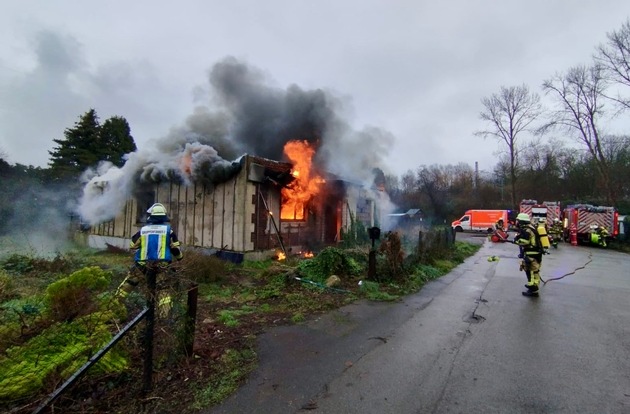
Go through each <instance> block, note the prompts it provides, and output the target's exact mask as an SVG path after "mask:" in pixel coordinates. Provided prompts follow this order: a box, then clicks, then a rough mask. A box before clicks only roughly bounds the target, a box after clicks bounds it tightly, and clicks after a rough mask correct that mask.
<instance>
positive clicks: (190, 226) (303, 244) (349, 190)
mask: <svg viewBox="0 0 630 414" xmlns="http://www.w3.org/2000/svg"><path fill="white" fill-rule="evenodd" d="M285 152H286V153H287V156H288V158H289V159H290V160H291V162H280V161H275V160H270V159H267V158H262V157H257V156H254V155H244V156H243V157H241V159H240V160H239V161H238V163H234V165H232V167H231V168H232V172H231V174H230V175H229V176H228V177H227V178H226V179H225V180H223V181H222V182H209V181H207V180H206V181H204V179H203V178H199V179H198V180H196V181H190V182H187V181H182V180H181V179H169V180H164V181H162V182H158V183H151V184H150V185H145V186H142V191H137V190H136V191H135V194H134V196H133V197H131V198H129V199H128V200H126V201H125V203H124V208H123V209H122V212H121V213H120V214H118V215H117V216H116V217H115V218H113V219H110V220H106V221H104V222H101V223H98V224H95V225H93V226H92V227H91V229H90V231H89V236H88V242H89V244H90V245H91V246H93V247H104V246H105V245H106V244H110V245H115V246H119V247H123V248H126V247H127V246H128V241H129V239H130V238H131V236H132V235H133V234H134V233H135V232H136V231H137V230H138V228H139V227H140V226H142V225H143V223H144V221H145V220H146V210H147V208H148V207H149V206H150V205H152V204H153V203H154V202H159V203H162V204H164V205H165V206H166V208H167V211H168V214H169V217H170V219H171V225H172V227H173V229H174V231H175V232H176V233H177V235H178V237H179V239H180V240H181V241H182V243H183V244H184V245H186V246H190V247H199V248H206V249H211V250H215V251H227V252H236V253H241V254H244V255H245V256H248V257H251V258H264V257H268V256H269V255H270V253H271V254H273V252H276V251H279V250H282V251H285V252H296V253H297V252H304V251H310V250H313V249H315V248H318V247H321V246H324V245H332V244H335V243H338V242H340V241H341V235H342V230H348V229H349V228H350V226H351V224H352V222H353V220H358V221H360V222H362V223H363V224H364V225H365V227H372V226H375V225H377V224H378V223H379V216H380V208H379V200H378V198H379V197H381V196H383V194H382V192H381V191H380V190H375V189H373V188H366V187H364V186H363V185H361V184H359V183H354V182H351V181H348V180H344V179H342V178H340V177H336V176H334V175H332V174H323V173H317V172H315V170H314V168H313V166H312V164H311V161H312V156H313V155H314V151H313V149H312V148H311V147H310V146H309V145H308V143H306V142H301V141H290V142H289V143H287V145H286V149H285ZM183 159H186V157H183ZM183 168H184V170H186V169H187V168H190V167H188V166H184V167H183ZM224 178H225V177H224ZM99 182H100V183H103V182H102V181H99ZM103 186H107V184H106V183H105V184H101V187H103Z"/></svg>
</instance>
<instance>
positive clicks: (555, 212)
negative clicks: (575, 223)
mask: <svg viewBox="0 0 630 414" xmlns="http://www.w3.org/2000/svg"><path fill="white" fill-rule="evenodd" d="M520 212H521V213H526V214H527V215H529V217H530V218H531V219H532V220H533V219H538V220H539V221H544V222H545V223H546V224H547V225H548V226H550V225H551V223H552V222H553V220H554V219H558V220H560V219H561V214H562V210H561V209H560V203H559V202H558V201H543V202H542V203H538V201H536V200H523V201H521V204H520Z"/></svg>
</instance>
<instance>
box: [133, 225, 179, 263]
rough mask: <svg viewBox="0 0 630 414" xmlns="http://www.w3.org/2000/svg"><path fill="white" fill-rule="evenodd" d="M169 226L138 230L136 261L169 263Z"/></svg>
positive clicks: (150, 226)
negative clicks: (138, 243) (138, 241)
mask: <svg viewBox="0 0 630 414" xmlns="http://www.w3.org/2000/svg"><path fill="white" fill-rule="evenodd" d="M170 238H171V226H169V225H148V226H144V227H143V228H142V229H141V230H140V249H139V250H138V252H137V254H136V260H137V261H147V260H156V261H171V259H172V257H171V249H170V247H169V242H170Z"/></svg>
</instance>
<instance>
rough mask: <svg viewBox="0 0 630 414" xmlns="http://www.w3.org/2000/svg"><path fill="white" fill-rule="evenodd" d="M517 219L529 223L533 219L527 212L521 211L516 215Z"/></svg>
mask: <svg viewBox="0 0 630 414" xmlns="http://www.w3.org/2000/svg"><path fill="white" fill-rule="evenodd" d="M516 221H522V222H524V223H529V222H530V221H531V220H530V218H529V215H527V213H519V214H518V215H517V216H516Z"/></svg>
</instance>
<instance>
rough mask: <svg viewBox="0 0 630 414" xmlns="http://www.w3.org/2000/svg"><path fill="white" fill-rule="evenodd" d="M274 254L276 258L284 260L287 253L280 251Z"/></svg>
mask: <svg viewBox="0 0 630 414" xmlns="http://www.w3.org/2000/svg"><path fill="white" fill-rule="evenodd" d="M276 255H277V256H278V260H284V259H286V258H287V255H286V254H284V253H282V252H278V253H277V254H276Z"/></svg>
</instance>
